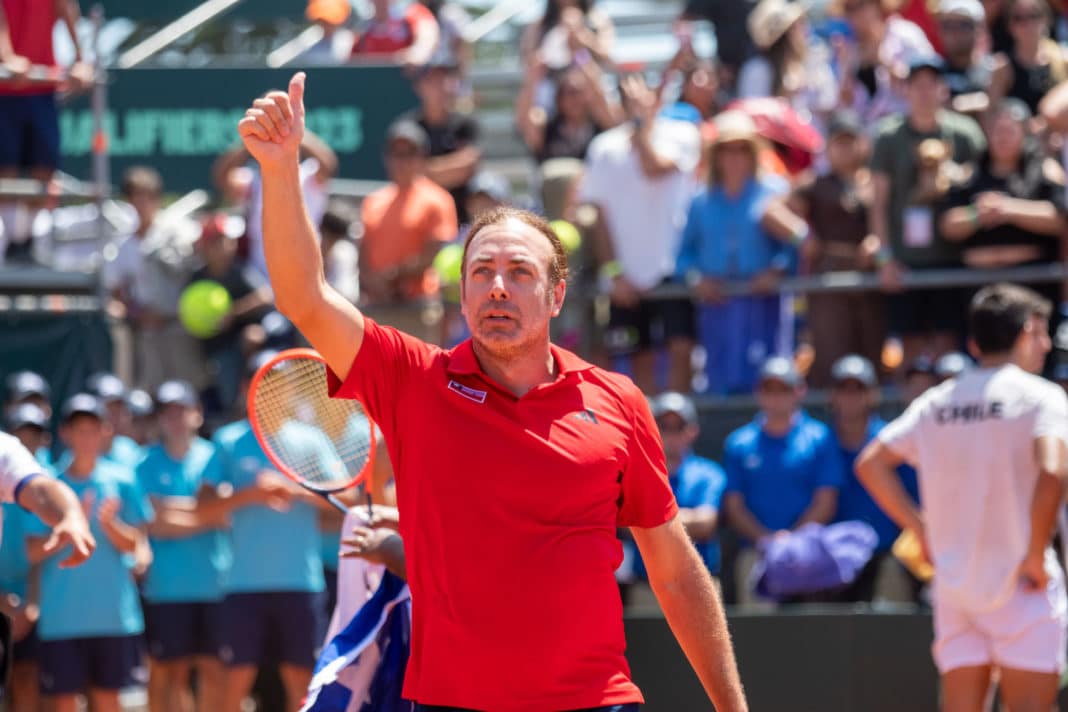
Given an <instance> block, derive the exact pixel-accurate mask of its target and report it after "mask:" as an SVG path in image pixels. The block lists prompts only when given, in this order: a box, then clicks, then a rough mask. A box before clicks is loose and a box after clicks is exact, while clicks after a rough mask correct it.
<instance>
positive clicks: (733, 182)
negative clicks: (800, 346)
mask: <svg viewBox="0 0 1068 712" xmlns="http://www.w3.org/2000/svg"><path fill="white" fill-rule="evenodd" d="M715 128H716V138H715V141H714V142H713V144H712V147H711V149H710V150H709V159H708V163H709V179H708V187H707V188H705V189H704V190H702V191H701V192H700V193H698V194H697V196H696V197H695V198H694V199H693V202H692V203H691V204H690V209H689V213H688V215H687V219H686V227H685V228H684V230H683V233H682V241H681V244H680V248H679V253H678V257H677V260H676V273H677V274H678V276H679V277H680V278H682V279H685V280H686V282H687V284H689V285H691V286H692V288H693V290H694V296H695V298H696V299H697V300H698V303H699V305H698V309H697V334H698V338H699V340H700V342H701V344H702V345H703V346H704V348H705V351H706V354H707V358H706V361H705V373H704V375H705V378H706V379H707V387H706V388H705V390H707V391H709V392H712V393H717V394H732V393H749V392H750V391H751V390H752V388H753V386H754V385H755V383H756V375H757V372H758V370H759V369H760V365H761V364H762V363H763V362H764V359H766V358H767V357H768V356H769V355H772V354H779V353H788V352H789V351H790V350H791V349H792V341H793V328H792V323H788V322H789V320H783V319H782V316H783V310H782V309H781V302H782V300H781V298H780V297H779V295H778V294H776V293H775V290H776V288H777V285H778V283H779V280H780V279H781V278H782V277H783V276H784V275H786V274H787V273H789V272H790V271H791V270H792V269H793V268H794V266H795V263H796V250H795V249H794V247H793V246H792V245H790V244H788V243H789V239H790V236H785V237H783V239H780V238H779V237H777V236H775V235H773V234H772V232H771V230H772V221H770V220H766V219H765V218H766V213H767V210H768V207H769V204H770V203H771V202H772V200H773V199H774V198H776V197H777V196H780V195H783V194H784V193H785V192H786V191H787V189H788V187H789V186H788V185H787V184H786V182H785V181H783V180H782V179H780V178H778V177H775V176H770V175H764V174H763V173H762V172H760V170H759V166H760V153H761V151H762V150H763V144H762V143H761V141H760V139H759V138H758V136H757V133H756V126H755V125H754V124H753V121H752V119H750V118H749V117H748V116H746V115H745V114H743V113H741V112H738V111H725V112H723V113H722V114H720V115H719V116H718V117H716V120H715ZM774 225H775V227H774V229H775V230H782V229H783V228H781V227H779V225H780V223H779V221H774ZM802 237H803V236H802ZM726 281H745V282H748V283H749V286H750V288H751V289H752V294H751V295H746V296H735V297H727V296H725V295H724V293H723V284H724V282H726Z"/></svg>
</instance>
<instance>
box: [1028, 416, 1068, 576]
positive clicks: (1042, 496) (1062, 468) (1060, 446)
mask: <svg viewBox="0 0 1068 712" xmlns="http://www.w3.org/2000/svg"><path fill="white" fill-rule="evenodd" d="M1034 450H1035V462H1036V464H1037V465H1038V482H1037V484H1036V486H1035V494H1034V497H1033V498H1032V500H1031V540H1030V542H1029V543H1028V546H1027V555H1026V556H1025V557H1024V561H1023V563H1022V565H1021V567H1020V575H1021V576H1022V577H1023V578H1024V579H1025V580H1026V581H1027V582H1028V583H1030V585H1031V586H1032V587H1034V588H1038V589H1044V588H1045V587H1046V583H1047V579H1048V578H1049V577H1048V575H1047V574H1046V570H1045V558H1046V549H1047V548H1048V547H1049V544H1050V541H1052V540H1053V532H1054V529H1055V527H1056V525H1057V513H1058V512H1059V511H1060V509H1061V507H1063V506H1064V495H1065V492H1066V490H1068V488H1066V481H1065V478H1066V477H1068V447H1066V446H1065V443H1064V441H1063V440H1061V439H1060V438H1059V437H1055V436H1050V435H1045V436H1042V437H1038V438H1035V444H1034Z"/></svg>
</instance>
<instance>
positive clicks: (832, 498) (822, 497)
mask: <svg viewBox="0 0 1068 712" xmlns="http://www.w3.org/2000/svg"><path fill="white" fill-rule="evenodd" d="M837 509H838V491H837V490H834V489H831V488H822V489H819V490H817V491H816V494H815V495H813V497H812V503H811V504H809V506H808V509H806V510H805V511H804V513H803V514H802V515H801V517H800V519H798V520H797V523H796V524H795V525H794V529H797V528H798V527H800V526H802V525H804V524H808V523H809V522H815V523H816V524H827V523H829V522H830V521H831V519H833V518H834V513H835V510H837Z"/></svg>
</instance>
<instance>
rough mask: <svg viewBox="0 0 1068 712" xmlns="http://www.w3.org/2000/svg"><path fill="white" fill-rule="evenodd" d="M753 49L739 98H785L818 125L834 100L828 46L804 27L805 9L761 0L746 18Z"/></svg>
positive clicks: (786, 0) (787, 0) (788, 1)
mask: <svg viewBox="0 0 1068 712" xmlns="http://www.w3.org/2000/svg"><path fill="white" fill-rule="evenodd" d="M748 26H749V35H750V36H751V37H752V38H753V44H755V45H756V46H757V54H756V55H755V56H753V57H751V58H750V59H749V60H747V61H746V63H745V64H743V65H742V68H741V71H740V72H739V73H738V97H739V98H742V99H749V98H758V97H767V96H775V97H781V98H783V99H786V100H787V101H789V102H790V105H791V106H793V108H794V109H796V110H797V111H798V112H799V113H800V114H801V115H802V116H805V117H806V118H807V119H808V120H810V121H813V122H814V123H815V124H816V125H817V126H822V125H823V123H824V121H825V119H826V117H827V116H828V115H829V114H830V112H831V111H832V110H833V109H834V108H835V106H836V105H837V102H838V92H837V86H836V85H835V81H834V74H833V73H832V72H831V64H830V53H829V51H828V50H827V47H826V46H825V45H824V44H823V43H822V42H820V41H819V40H818V39H816V38H815V37H811V36H810V34H809V31H808V23H807V22H806V21H805V8H804V6H803V5H802V4H801V3H800V2H796V1H795V0H761V2H760V3H759V4H757V6H756V7H755V8H753V11H752V12H751V13H749V19H748Z"/></svg>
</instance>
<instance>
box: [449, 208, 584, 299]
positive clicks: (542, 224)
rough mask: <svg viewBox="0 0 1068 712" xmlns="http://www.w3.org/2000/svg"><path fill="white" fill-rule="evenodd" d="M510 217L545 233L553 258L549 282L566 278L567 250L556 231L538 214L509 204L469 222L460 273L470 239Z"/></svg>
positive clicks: (465, 263)
mask: <svg viewBox="0 0 1068 712" xmlns="http://www.w3.org/2000/svg"><path fill="white" fill-rule="evenodd" d="M510 219H515V220H518V221H519V222H521V223H524V224H526V225H529V226H530V227H532V228H534V229H535V230H537V231H538V232H540V233H541V234H542V235H545V239H547V240H548V241H549V243H550V244H552V246H553V258H552V261H551V262H550V263H549V283H550V286H551V285H555V284H556V283H557V282H559V281H560V280H561V279H563V280H566V279H567V278H568V269H567V252H566V251H565V250H564V245H563V243H561V242H560V238H559V237H557V235H556V231H555V230H553V229H552V226H551V225H549V223H548V222H546V221H545V219H544V218H542V217H541V216H540V215H536V214H534V213H532V212H530V211H529V210H522V209H520V208H513V207H509V206H500V207H496V208H493V209H492V210H487V211H486V212H484V213H482V214H481V215H479V216H478V217H477V218H476V219H475V222H474V223H472V224H471V228H470V229H469V230H468V231H467V237H466V238H464V254H463V261H462V262H461V263H460V264H461V265H462V266H463V267H464V269H463V271H461V273H460V274H461V275H464V276H465V275H466V274H467V270H466V267H467V248H468V246H469V245H470V244H471V240H472V239H473V238H474V237H475V235H477V234H478V233H479V232H481V231H482V229H483V228H486V227H489V226H490V225H500V224H501V223H504V222H507V221H508V220H510Z"/></svg>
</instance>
